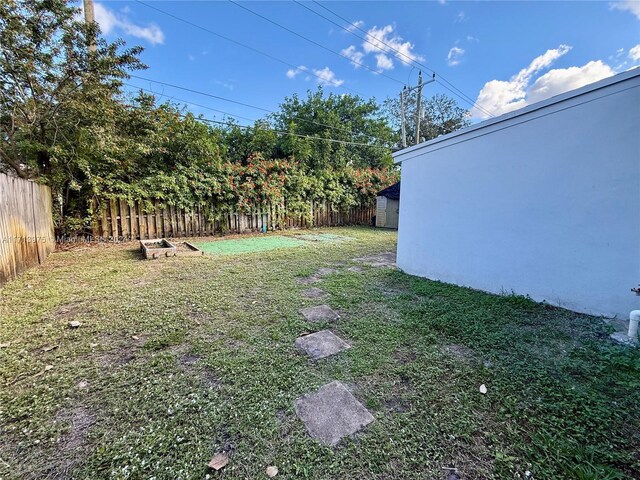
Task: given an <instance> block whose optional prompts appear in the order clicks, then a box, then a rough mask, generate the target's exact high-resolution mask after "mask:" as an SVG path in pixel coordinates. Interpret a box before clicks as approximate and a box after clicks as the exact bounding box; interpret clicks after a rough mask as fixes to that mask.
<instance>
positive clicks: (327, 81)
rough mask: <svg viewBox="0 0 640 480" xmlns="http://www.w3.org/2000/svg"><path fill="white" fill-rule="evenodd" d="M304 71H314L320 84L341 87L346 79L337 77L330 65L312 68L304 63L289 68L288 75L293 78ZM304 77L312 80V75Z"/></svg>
mask: <svg viewBox="0 0 640 480" xmlns="http://www.w3.org/2000/svg"><path fill="white" fill-rule="evenodd" d="M302 72H313V74H314V75H315V77H316V81H317V82H318V84H319V85H323V86H330V87H339V86H340V85H342V84H343V83H344V80H340V79H338V78H336V74H335V73H334V72H333V71H332V70H331V69H330V68H329V67H324V68H322V69H319V70H318V69H315V68H312V69H310V68H308V67H305V66H304V65H300V66H299V67H297V68H291V69H289V70H287V77H288V78H291V79H293V78H296V77H297V76H298V75H299V74H300V73H302ZM304 79H305V81H309V80H311V76H310V75H307V76H306V77H304Z"/></svg>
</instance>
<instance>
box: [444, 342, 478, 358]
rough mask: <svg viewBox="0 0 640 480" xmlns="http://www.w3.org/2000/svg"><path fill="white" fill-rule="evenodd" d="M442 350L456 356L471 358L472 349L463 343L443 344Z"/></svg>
mask: <svg viewBox="0 0 640 480" xmlns="http://www.w3.org/2000/svg"><path fill="white" fill-rule="evenodd" d="M442 351H443V352H445V353H448V354H449V355H453V356H454V357H456V358H460V359H464V360H471V359H472V358H473V356H474V355H473V350H471V349H470V348H467V347H465V346H464V345H457V344H451V345H445V346H444V347H442Z"/></svg>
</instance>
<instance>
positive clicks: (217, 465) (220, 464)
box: [209, 453, 229, 470]
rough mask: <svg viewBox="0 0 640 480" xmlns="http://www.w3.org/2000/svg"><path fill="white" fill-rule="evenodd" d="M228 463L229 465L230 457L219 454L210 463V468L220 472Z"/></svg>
mask: <svg viewBox="0 0 640 480" xmlns="http://www.w3.org/2000/svg"><path fill="white" fill-rule="evenodd" d="M227 463H229V456H228V455H227V454H226V453H218V454H217V455H216V456H215V457H213V458H212V459H211V461H210V462H209V467H210V468H213V469H214V470H220V469H221V468H224V467H226V466H227Z"/></svg>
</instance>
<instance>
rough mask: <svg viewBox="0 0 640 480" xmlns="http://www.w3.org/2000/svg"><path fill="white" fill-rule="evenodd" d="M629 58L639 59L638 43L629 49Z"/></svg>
mask: <svg viewBox="0 0 640 480" xmlns="http://www.w3.org/2000/svg"><path fill="white" fill-rule="evenodd" d="M629 58H630V59H631V60H633V61H634V62H637V61H638V60H640V43H639V44H638V45H636V46H635V47H632V48H630V49H629Z"/></svg>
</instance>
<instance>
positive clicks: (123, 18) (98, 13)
mask: <svg viewBox="0 0 640 480" xmlns="http://www.w3.org/2000/svg"><path fill="white" fill-rule="evenodd" d="M94 12H95V17H96V22H98V24H99V25H100V30H102V32H103V33H104V34H109V33H111V32H114V31H120V32H122V33H124V34H126V35H131V36H132V37H137V38H142V39H144V40H147V41H148V42H149V43H151V44H152V45H157V44H159V43H164V32H163V31H162V30H161V29H160V27H159V26H158V25H156V24H154V23H150V24H149V25H147V26H146V27H143V26H140V25H136V24H135V23H133V22H132V21H131V20H129V18H128V17H127V15H128V14H129V13H130V11H129V10H126V9H125V10H123V11H121V12H120V13H118V12H114V11H112V10H109V9H108V8H107V7H105V6H104V5H102V4H101V3H96V4H95V5H94Z"/></svg>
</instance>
